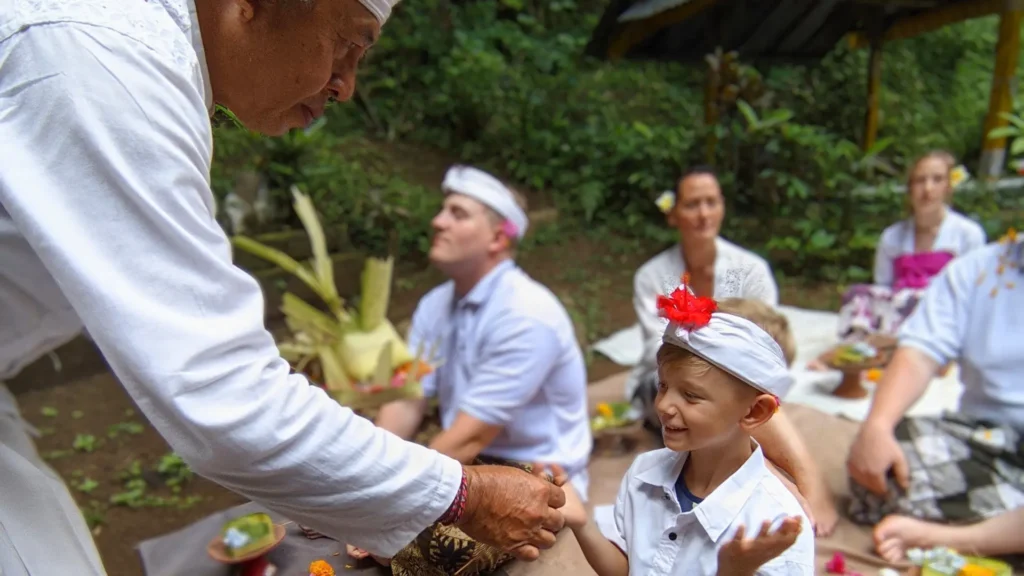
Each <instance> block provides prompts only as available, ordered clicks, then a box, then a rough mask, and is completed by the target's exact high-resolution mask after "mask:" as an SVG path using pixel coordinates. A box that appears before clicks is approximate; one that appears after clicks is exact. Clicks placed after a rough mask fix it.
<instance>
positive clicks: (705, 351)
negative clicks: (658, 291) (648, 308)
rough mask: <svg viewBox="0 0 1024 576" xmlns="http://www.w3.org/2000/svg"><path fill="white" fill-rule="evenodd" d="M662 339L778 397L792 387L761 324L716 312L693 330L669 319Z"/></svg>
mask: <svg viewBox="0 0 1024 576" xmlns="http://www.w3.org/2000/svg"><path fill="white" fill-rule="evenodd" d="M680 289H683V290H686V288H685V287H680ZM663 340H664V342H666V343H667V344H674V345H676V346H679V347H680V348H685V349H687V350H689V351H690V352H693V353H694V354H696V355H697V356H700V357H701V358H703V359H705V360H707V361H708V362H710V363H711V364H713V365H715V366H717V367H718V368H721V369H722V370H725V371H726V372H728V373H729V374H732V375H733V376H735V377H737V378H739V379H740V380H742V381H743V382H746V383H747V384H749V385H751V386H753V387H754V388H757V389H758V390H760V391H762V392H764V393H766V394H772V395H773V396H775V397H777V398H779V399H780V400H781V399H782V398H785V396H786V393H787V392H789V389H790V387H792V386H793V376H792V375H790V373H789V368H788V367H787V366H786V359H785V356H783V354H782V348H780V347H779V344H778V343H777V342H776V341H775V339H774V338H772V337H771V335H769V334H768V333H767V332H765V331H764V330H762V329H761V327H760V326H758V325H757V324H754V323H753V322H751V321H749V320H747V319H745V318H740V317H739V316H735V315H733V314H726V313H724V312H715V313H713V314H712V315H711V321H710V322H709V323H708V324H707V326H702V327H699V328H695V329H693V330H690V329H688V328H686V327H683V326H680V325H679V324H677V323H675V322H669V324H668V328H666V329H665V335H664V337H663Z"/></svg>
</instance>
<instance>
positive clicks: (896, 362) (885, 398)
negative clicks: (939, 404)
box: [866, 347, 939, 429]
mask: <svg viewBox="0 0 1024 576" xmlns="http://www.w3.org/2000/svg"><path fill="white" fill-rule="evenodd" d="M938 369H939V364H938V362H936V361H935V360H933V359H932V358H931V357H929V356H928V355H926V354H925V353H923V352H921V351H919V350H917V349H914V348H909V347H900V348H899V349H897V350H896V354H894V355H893V358H892V362H890V363H889V366H888V367H887V368H886V369H885V375H884V376H883V377H882V380H881V381H880V382H879V383H878V386H877V387H876V388H875V397H874V400H873V401H872V402H871V411H870V412H869V413H868V417H867V420H866V424H871V425H878V426H882V427H885V428H889V429H892V428H895V427H896V424H897V423H898V422H899V421H900V419H901V418H903V416H904V415H906V413H907V410H909V409H910V407H911V406H912V405H913V404H914V402H917V400H918V399H920V398H921V396H922V395H924V392H925V390H926V389H927V388H928V383H929V382H931V379H932V377H933V376H935V373H936V372H938Z"/></svg>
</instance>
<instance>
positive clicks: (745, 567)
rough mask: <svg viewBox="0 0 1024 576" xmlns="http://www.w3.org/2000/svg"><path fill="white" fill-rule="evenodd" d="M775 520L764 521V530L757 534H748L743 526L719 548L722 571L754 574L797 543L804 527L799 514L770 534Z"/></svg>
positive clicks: (741, 574)
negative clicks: (749, 536) (745, 536)
mask: <svg viewBox="0 0 1024 576" xmlns="http://www.w3.org/2000/svg"><path fill="white" fill-rule="evenodd" d="M771 524H772V523H771V522H765V523H763V524H762V525H761V532H760V533H758V534H757V535H756V536H755V537H753V538H744V537H743V536H744V532H745V531H744V529H743V526H740V527H738V528H737V529H736V535H735V536H734V537H733V539H732V540H730V541H729V542H727V543H726V544H725V545H724V546H722V547H721V548H720V549H719V550H718V573H719V574H720V575H721V574H729V575H730V576H733V575H735V576H753V575H754V574H755V573H757V569H758V568H760V567H761V566H763V565H765V564H766V563H767V562H769V561H770V560H772V559H773V558H776V557H778V556H779V555H780V554H782V553H783V552H785V551H786V550H787V549H788V548H789V547H790V546H792V545H793V544H794V543H796V538H797V536H799V535H800V531H801V530H802V529H803V526H802V523H801V522H800V517H799V516H791V517H789V518H786V520H785V521H783V523H782V526H780V527H779V529H778V530H776V531H775V532H774V533H771V534H769V533H768V531H769V530H770V528H771Z"/></svg>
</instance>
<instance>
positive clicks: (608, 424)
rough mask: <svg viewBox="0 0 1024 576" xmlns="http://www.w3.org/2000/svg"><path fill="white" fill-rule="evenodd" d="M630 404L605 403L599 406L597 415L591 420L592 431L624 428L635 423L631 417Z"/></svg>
mask: <svg viewBox="0 0 1024 576" xmlns="http://www.w3.org/2000/svg"><path fill="white" fill-rule="evenodd" d="M630 408H631V405H630V403H629V402H611V403H609V402H603V403H601V404H598V405H597V415H595V416H594V417H593V418H592V419H591V420H590V429H591V430H592V431H594V432H601V431H602V430H610V429H613V428H622V427H623V426H628V425H630V424H632V423H633V422H634V420H633V419H632V418H630V417H629V411H630Z"/></svg>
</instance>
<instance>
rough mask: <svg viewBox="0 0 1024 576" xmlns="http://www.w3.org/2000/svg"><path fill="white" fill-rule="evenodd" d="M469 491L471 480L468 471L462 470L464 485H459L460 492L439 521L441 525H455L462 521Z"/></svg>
mask: <svg viewBox="0 0 1024 576" xmlns="http://www.w3.org/2000/svg"><path fill="white" fill-rule="evenodd" d="M468 490H469V478H468V477H467V476H466V469H465V468H463V469H462V483H461V484H459V491H458V492H457V493H456V494H455V499H454V500H452V504H451V506H449V507H448V511H447V512H445V513H444V515H443V516H441V518H440V519H439V520H438V522H439V523H441V524H448V525H454V524H458V523H459V522H461V521H462V515H463V514H464V513H465V512H466V492H467V491H468Z"/></svg>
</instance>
